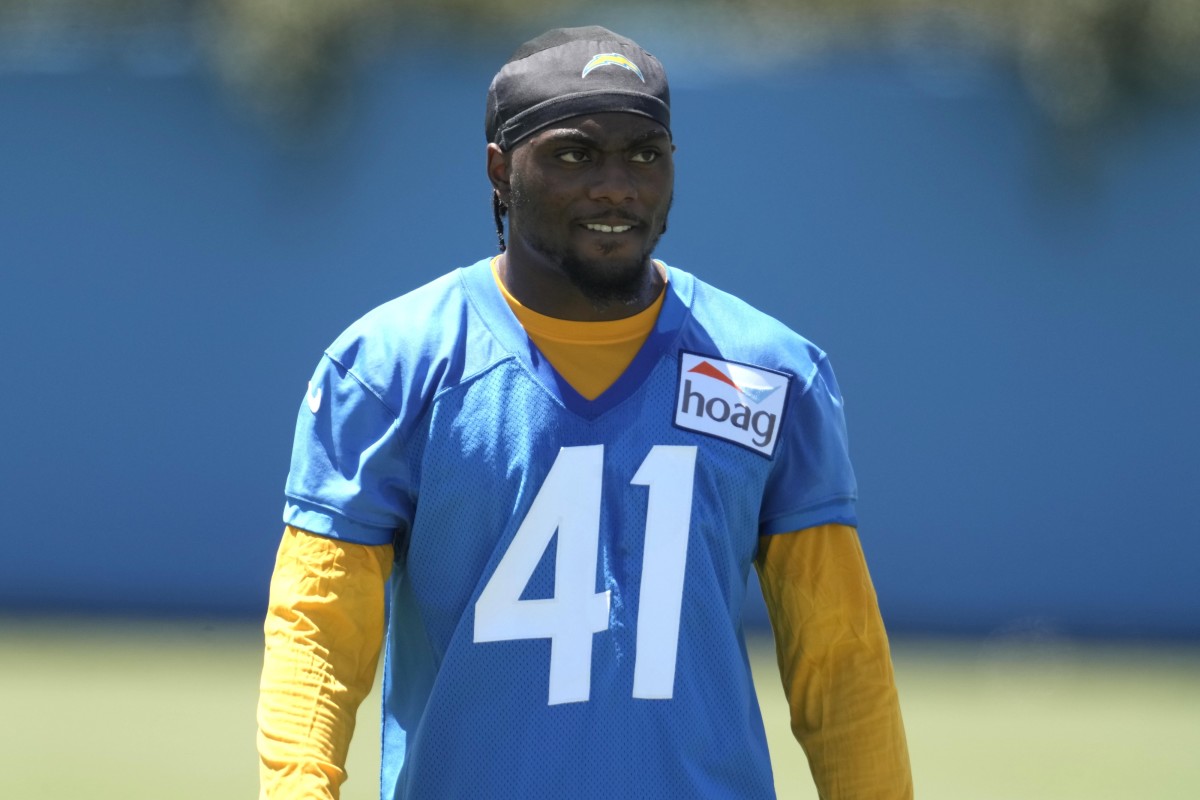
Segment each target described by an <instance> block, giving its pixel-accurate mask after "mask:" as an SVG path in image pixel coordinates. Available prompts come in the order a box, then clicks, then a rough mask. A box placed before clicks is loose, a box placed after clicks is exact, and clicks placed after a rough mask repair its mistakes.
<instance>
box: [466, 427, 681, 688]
mask: <svg viewBox="0 0 1200 800" xmlns="http://www.w3.org/2000/svg"><path fill="white" fill-rule="evenodd" d="M695 472H696V448H695V447H675V446H668V445H656V446H654V447H653V448H651V450H650V453H649V454H648V455H647V456H646V458H645V460H644V461H642V465H641V467H639V468H638V471H637V473H636V474H635V475H634V476H633V480H632V481H630V483H632V484H634V485H636V486H647V487H649V490H650V495H649V498H648V502H647V508H646V537H645V549H644V552H643V554H642V584H641V592H640V598H641V599H640V601H639V603H638V619H637V652H636V655H635V658H634V666H633V696H634V697H637V698H642V699H647V700H669V699H670V698H671V695H672V693H673V691H674V687H675V655H676V651H677V650H678V647H679V611H680V604H681V602H682V600H683V573H684V567H685V562H686V559H687V540H688V527H689V525H690V524H691V516H692V483H693V480H694V478H695ZM603 479H604V445H592V446H589V447H564V448H562V449H561V450H560V451H559V453H558V457H557V458H556V459H555V460H554V465H553V466H551V467H550V472H549V474H548V475H546V480H545V482H544V483H543V484H542V487H541V488H540V489H539V490H538V493H537V496H536V497H534V498H533V505H532V506H530V509H529V513H528V514H526V515H525V519H524V520H522V522H521V527H520V528H518V529H517V532H516V534H515V535H514V536H513V540H512V543H511V544H510V545H509V546H508V550H507V551H505V553H504V557H503V558H501V559H500V563H499V564H498V565H496V571H495V572H494V573H492V577H491V579H490V580H489V581H488V583H487V586H485V587H484V588H483V591H482V592H481V593H480V595H479V600H478V601H477V602H476V603H475V641H476V642H504V641H512V640H516V639H549V640H550V696H549V703H550V705H557V704H558V703H579V702H584V701H586V700H587V699H588V698H589V696H590V693H591V682H592V637H593V636H594V635H595V634H597V633H600V632H601V631H605V630H608V601H609V593H608V592H607V591H604V592H596V591H594V590H595V588H596V561H597V559H598V558H599V552H598V551H599V539H600V494H601V488H602V486H601V484H602V483H603ZM555 532H557V533H558V545H557V548H556V551H555V560H554V596H553V597H549V598H545V599H540V600H522V599H521V593H522V592H523V591H524V590H525V586H526V584H528V583H529V579H530V578H531V577H532V576H533V571H534V570H535V569H536V568H537V565H538V562H539V561H541V558H542V554H543V553H545V551H546V548H547V547H549V546H550V541H551V539H553V538H554V534H555Z"/></svg>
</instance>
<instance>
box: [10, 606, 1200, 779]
mask: <svg viewBox="0 0 1200 800" xmlns="http://www.w3.org/2000/svg"><path fill="white" fill-rule="evenodd" d="M894 647H895V661H896V672H897V680H898V682H899V684H900V692H901V702H902V704H903V706H904V715H905V720H906V724H907V728H908V737H909V747H910V750H911V752H912V758H913V771H914V776H915V781H916V787H917V797H919V798H923V800H1039V799H1040V798H1045V799H1046V800H1073V799H1074V798H1079V799H1080V800H1083V799H1084V798H1087V800H1107V799H1108V798H1114V799H1115V798H1121V800H1129V798H1139V799H1140V798H1153V799H1154V800H1175V799H1176V798H1177V799H1178V800H1195V798H1197V797H1200V757H1198V756H1197V752H1198V751H1200V647H1190V648H1183V647H1180V648H1169V649H1167V648H1140V649H1139V648H1131V647H1115V646H1107V645H1096V644H1081V643H1071V642H1057V643H1046V642H1041V643H1038V644H1036V645H1030V644H1025V645H1020V644H1013V643H1002V642H998V641H956V642H931V641H925V642H917V641H909V640H904V639H901V640H898V641H897V642H895V643H894ZM0 654H2V657H0V700H2V705H0V709H2V712H0V713H2V719H3V720H4V723H3V725H0V752H2V753H3V754H4V756H3V763H4V767H5V768H4V769H3V770H2V771H0V797H12V798H21V799H22V800H60V798H61V799H63V800H65V799H66V798H72V800H73V799H74V798H82V797H87V798H98V799H104V798H120V799H121V800H141V798H146V799H147V800H149V799H150V798H153V800H162V798H172V800H193V798H194V799H195V800H201V798H203V800H214V798H221V799H222V800H227V799H229V798H237V797H243V798H250V797H254V796H255V795H256V792H257V789H256V769H257V768H256V760H255V753H254V705H255V697H256V692H257V683H258V673H259V665H260V652H259V638H258V632H257V630H256V629H255V628H254V627H253V626H241V625H230V624H228V623H213V624H203V623H198V622H193V621H189V622H180V623H177V624H171V625H168V624H137V625H133V624H104V625H100V624H97V623H88V622H75V623H71V624H67V623H62V622H46V621H38V622H37V623H36V624H35V623H34V622H29V621H20V620H8V621H5V622H0ZM754 668H755V675H756V679H757V681H758V686H759V695H760V698H761V700H762V705H763V713H764V717H765V720H766V724H767V730H768V734H769V736H770V739H771V750H772V754H773V757H774V762H775V768H776V781H777V786H778V787H779V796H780V797H781V798H785V799H786V798H815V797H816V793H815V791H813V789H812V786H811V782H810V779H809V777H808V768H807V765H806V764H805V761H804V758H803V755H802V754H801V752H800V750H799V747H798V746H797V745H795V743H794V742H793V741H792V740H791V738H790V733H789V731H788V728H787V716H786V710H785V709H784V708H783V702H782V690H781V689H780V687H779V681H778V678H777V677H776V675H775V673H774V661H773V656H772V653H771V651H770V648H769V645H767V644H766V643H765V642H758V643H756V645H755V648H754ZM377 704H378V695H373V696H372V697H371V698H369V699H368V700H367V702H366V703H365V704H364V707H363V709H362V711H361V712H360V716H359V719H360V724H359V735H358V736H357V737H356V739H355V744H354V746H353V748H352V752H351V757H350V763H349V771H350V780H349V782H348V783H347V784H346V786H345V791H344V792H343V795H342V796H343V797H344V798H345V799H346V800H368V799H371V800H374V798H377V796H378V795H377V790H376V782H375V774H376V770H377V769H378V758H379V756H378V746H377V724H378V722H377V720H378V710H377Z"/></svg>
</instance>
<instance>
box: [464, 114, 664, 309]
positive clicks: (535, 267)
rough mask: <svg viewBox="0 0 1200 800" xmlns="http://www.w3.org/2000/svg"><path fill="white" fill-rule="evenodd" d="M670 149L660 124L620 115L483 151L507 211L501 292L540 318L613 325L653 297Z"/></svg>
mask: <svg viewBox="0 0 1200 800" xmlns="http://www.w3.org/2000/svg"><path fill="white" fill-rule="evenodd" d="M674 150H675V148H674V145H673V144H672V143H671V137H670V134H669V132H668V131H667V130H666V129H665V128H664V127H663V126H662V125H660V124H659V123H657V122H655V121H653V120H651V119H648V118H646V117H642V116H639V115H637V114H627V113H621V112H612V113H603V114H594V115H589V116H581V117H572V118H571V119H567V120H563V121H562V122H558V123H555V124H553V125H551V126H549V127H548V128H545V129H543V130H541V131H538V132H537V133H536V134H534V135H533V136H530V137H528V138H527V139H523V140H522V141H520V142H518V143H517V145H516V146H515V147H513V148H512V149H511V150H509V151H507V152H506V151H503V150H501V149H500V148H499V146H497V145H495V144H489V145H488V149H487V172H488V178H489V179H490V180H491V182H492V186H493V188H495V190H496V191H497V192H498V193H499V195H500V199H501V201H502V202H503V203H504V204H505V206H507V207H508V217H509V235H508V239H509V242H508V248H507V250H506V251H505V252H504V253H503V254H502V255H501V256H500V257H499V262H498V265H497V267H498V270H499V272H500V277H501V279H502V280H503V281H504V285H505V286H506V287H507V288H508V290H509V292H511V293H512V295H513V296H514V297H515V298H516V299H517V300H519V301H520V302H521V304H522V305H524V306H525V307H527V308H530V309H532V310H534V311H537V312H538V313H540V314H545V315H546V316H551V317H557V318H559V319H569V320H579V321H589V322H591V321H602V320H612V319H621V318H624V317H629V316H632V315H634V314H636V313H638V312H639V311H642V310H643V309H645V308H646V307H647V306H649V305H650V304H651V303H652V302H654V300H655V298H657V297H658V295H659V293H660V292H661V291H662V287H663V282H664V281H663V276H662V274H661V273H660V272H659V270H658V268H657V267H656V266H655V264H654V262H653V260H652V259H651V257H650V256H651V253H652V252H653V250H654V246H655V244H657V242H658V238H659V236H660V235H661V234H662V232H663V230H664V229H665V227H666V222H667V213H668V211H669V209H670V206H671V195H672V191H673V189H674V184H675V166H674V159H673V153H674Z"/></svg>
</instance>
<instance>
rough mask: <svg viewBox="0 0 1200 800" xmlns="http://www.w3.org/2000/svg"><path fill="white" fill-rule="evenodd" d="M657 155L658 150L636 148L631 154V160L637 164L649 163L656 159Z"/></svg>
mask: <svg viewBox="0 0 1200 800" xmlns="http://www.w3.org/2000/svg"><path fill="white" fill-rule="evenodd" d="M659 155H661V154H660V153H659V152H658V150H656V149H654V148H648V149H646V150H638V151H637V152H636V153H634V154H633V158H632V160H633V161H635V162H637V163H638V164H651V163H653V162H655V161H657V160H658V157H659Z"/></svg>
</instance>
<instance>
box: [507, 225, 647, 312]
mask: <svg viewBox="0 0 1200 800" xmlns="http://www.w3.org/2000/svg"><path fill="white" fill-rule="evenodd" d="M513 245H516V246H515V247H514V246H513ZM496 271H497V272H498V274H499V275H500V279H501V281H503V283H504V286H505V288H506V289H508V291H509V293H510V294H511V295H512V296H513V297H514V298H516V300H517V301H518V302H519V303H521V305H523V306H525V307H526V308H528V309H530V310H532V311H536V312H537V313H539V314H542V315H544V316H547V317H554V318H556V319H566V320H575V321H578V322H604V321H609V320H615V319H624V318H626V317H632V316H634V315H635V314H638V313H640V312H641V311H644V310H645V309H647V308H649V307H650V305H651V304H653V303H654V301H655V299H657V297H658V296H659V294H661V293H662V288H663V285H664V283H665V278H664V276H663V274H662V272H661V269H660V267H659V266H658V265H657V264H656V263H655V262H654V261H653V259H650V258H647V259H646V264H645V269H644V276H643V279H642V280H641V282H640V284H639V285H638V286H637V287H636V288H635V290H634V291H633V292H632V293H631V294H630V296H629V297H626V298H620V299H617V298H613V299H597V298H595V297H591V296H589V295H588V294H587V293H585V292H584V291H583V290H582V289H581V288H580V287H578V286H577V285H576V284H575V283H574V282H572V281H571V280H570V279H569V278H568V277H567V275H566V274H565V273H564V272H563V270H562V269H561V268H560V267H559V266H558V265H557V264H553V263H549V261H548V260H547V259H546V258H545V257H544V256H542V255H541V254H540V253H537V252H534V251H531V250H529V248H525V247H521V246H520V245H519V244H517V243H515V242H514V243H512V244H510V245H509V248H508V250H507V251H505V252H504V253H502V254H501V255H499V256H498V257H497V261H496Z"/></svg>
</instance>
